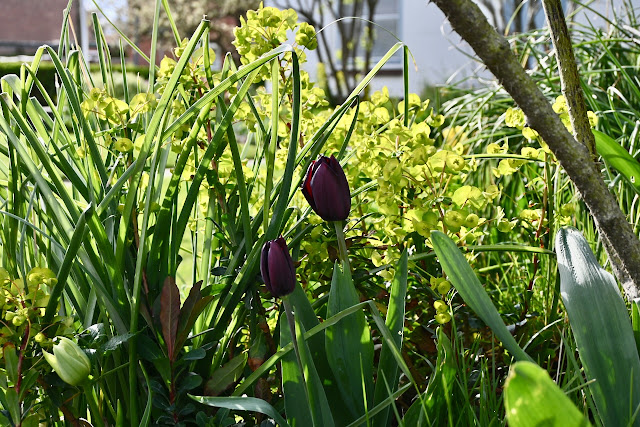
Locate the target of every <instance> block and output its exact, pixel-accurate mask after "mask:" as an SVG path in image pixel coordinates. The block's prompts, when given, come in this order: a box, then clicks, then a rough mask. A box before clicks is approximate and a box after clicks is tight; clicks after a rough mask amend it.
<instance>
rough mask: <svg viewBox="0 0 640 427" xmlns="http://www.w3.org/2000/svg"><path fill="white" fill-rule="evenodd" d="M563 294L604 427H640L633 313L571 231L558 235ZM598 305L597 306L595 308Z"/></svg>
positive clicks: (639, 365) (639, 364) (639, 366)
mask: <svg viewBox="0 0 640 427" xmlns="http://www.w3.org/2000/svg"><path fill="white" fill-rule="evenodd" d="M556 251H557V253H558V269H559V273H560V281H561V283H560V291H561V292H562V300H563V302H564V305H565V307H566V309H567V314H568V316H569V321H570V322H571V329H572V330H573V334H574V335H575V338H576V343H577V345H578V351H579V353H580V360H581V361H582V364H583V366H584V369H585V373H586V376H587V378H588V379H589V380H595V381H594V382H593V383H592V384H591V385H590V386H589V387H590V389H591V394H592V395H593V399H594V401H595V403H596V407H597V409H598V414H599V416H600V419H601V420H602V423H603V425H605V426H614V425H638V424H640V420H638V419H637V416H636V410H637V408H638V407H639V406H640V384H638V382H637V381H635V380H634V379H633V378H634V377H635V376H636V372H640V358H639V357H638V350H637V348H636V342H635V339H634V335H633V330H632V328H631V322H630V320H629V312H628V311H627V307H626V305H625V303H624V300H623V299H622V295H621V294H620V290H619V289H618V286H617V284H616V282H615V279H614V278H613V276H612V275H611V274H610V273H609V272H607V271H605V270H604V269H602V267H600V265H599V264H598V261H597V260H596V258H595V255H593V252H592V251H591V248H590V247H589V244H588V243H587V241H586V240H585V239H584V237H583V236H582V235H581V234H580V232H578V231H577V230H575V229H573V228H566V229H561V230H560V231H559V232H558V234H557V235H556ZM594 300H597V301H598V304H595V305H594V304H593V301H594Z"/></svg>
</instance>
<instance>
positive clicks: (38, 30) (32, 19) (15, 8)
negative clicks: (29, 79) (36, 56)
mask: <svg viewBox="0 0 640 427" xmlns="http://www.w3.org/2000/svg"><path fill="white" fill-rule="evenodd" d="M75 3H76V2H74V5H75ZM67 4H68V0H0V55H15V54H33V53H34V52H35V50H36V49H37V48H38V47H39V46H40V45H42V44H52V45H55V44H57V43H58V42H59V40H60V30H61V28H62V19H63V11H64V9H65V8H66V7H67ZM75 9H76V7H75V6H74V10H73V11H72V15H71V16H72V17H74V21H75V23H76V25H75V28H76V30H77V29H78V25H77V16H78V13H77V10H75Z"/></svg>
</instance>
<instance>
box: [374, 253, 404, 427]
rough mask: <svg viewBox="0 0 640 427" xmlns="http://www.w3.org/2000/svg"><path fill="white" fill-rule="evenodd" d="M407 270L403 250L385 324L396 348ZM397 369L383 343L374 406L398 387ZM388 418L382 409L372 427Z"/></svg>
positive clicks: (387, 411)
mask: <svg viewBox="0 0 640 427" xmlns="http://www.w3.org/2000/svg"><path fill="white" fill-rule="evenodd" d="M407 270H408V254H407V250H406V249H405V250H404V251H403V252H402V255H401V256H400V262H399V263H398V266H397V269H396V274H395V276H394V278H393V283H392V284H391V292H390V297H389V308H388V310H387V319H386V322H385V324H386V325H387V327H388V328H389V331H390V332H391V335H392V336H393V338H394V344H395V345H396V347H398V348H402V336H403V332H404V313H405V300H406V295H407V274H408V273H407ZM398 372H399V367H398V363H397V362H396V360H395V358H394V357H393V353H392V352H391V349H390V348H389V343H387V342H386V341H383V343H382V349H381V350H380V361H379V362H378V376H377V381H376V387H375V392H374V405H378V404H379V403H381V402H382V401H383V400H385V399H386V398H387V397H388V396H389V394H390V392H391V393H393V392H394V391H395V390H396V388H397V386H398V379H399V378H398ZM388 416H389V407H388V406H387V407H386V408H384V409H382V410H381V411H380V414H379V415H377V417H376V418H375V422H374V425H376V426H381V427H382V426H387V425H389V423H388V420H387V418H388Z"/></svg>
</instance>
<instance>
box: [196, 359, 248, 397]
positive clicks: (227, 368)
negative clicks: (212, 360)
mask: <svg viewBox="0 0 640 427" xmlns="http://www.w3.org/2000/svg"><path fill="white" fill-rule="evenodd" d="M248 357H249V355H248V354H247V353H246V352H245V353H241V354H239V355H237V356H236V357H234V358H233V359H231V360H230V361H228V362H227V363H225V364H224V365H222V366H221V367H220V368H218V369H216V370H215V371H214V372H213V374H212V375H211V379H210V380H209V381H207V383H206V384H205V386H204V389H205V393H207V394H208V395H217V394H220V393H222V392H223V391H225V390H226V389H227V388H229V387H230V386H231V385H232V384H233V383H235V382H236V381H238V378H240V374H242V371H243V370H244V367H245V365H246V364H247V359H248Z"/></svg>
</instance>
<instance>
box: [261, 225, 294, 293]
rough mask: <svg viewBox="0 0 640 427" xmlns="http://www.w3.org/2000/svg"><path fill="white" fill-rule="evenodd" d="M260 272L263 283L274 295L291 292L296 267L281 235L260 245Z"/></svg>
mask: <svg viewBox="0 0 640 427" xmlns="http://www.w3.org/2000/svg"><path fill="white" fill-rule="evenodd" d="M260 272H261V273H262V279H263V280H264V284H265V285H267V289H268V290H269V292H271V295H273V296H274V297H276V298H277V297H282V296H285V295H289V294H290V293H291V292H293V289H294V288H295V286H296V269H295V267H294V266H293V260H292V259H291V255H289V248H287V243H286V242H285V241H284V238H283V237H279V238H277V239H276V240H269V241H268V242H266V243H265V244H264V246H263V247H262V256H261V257H260Z"/></svg>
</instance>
